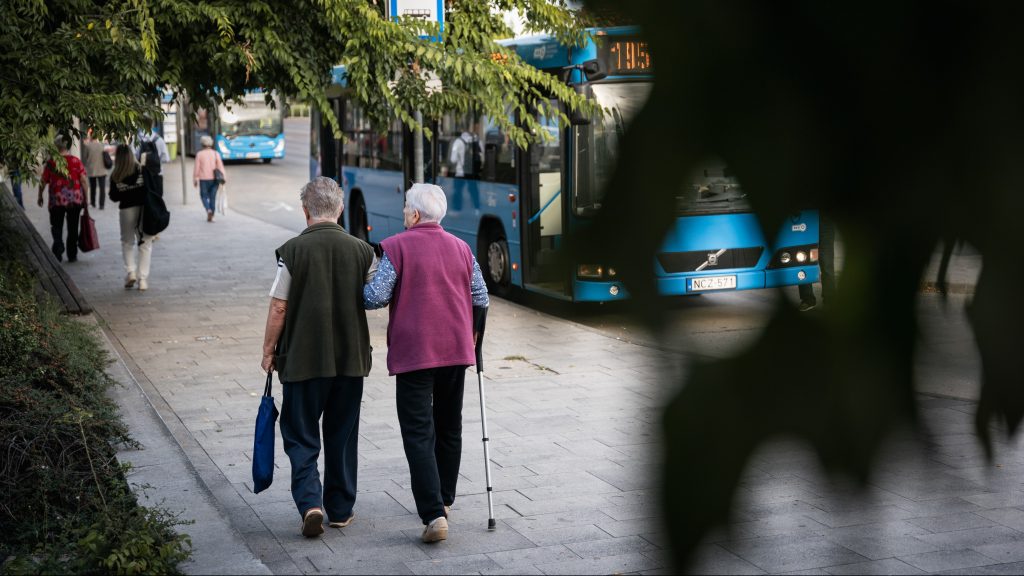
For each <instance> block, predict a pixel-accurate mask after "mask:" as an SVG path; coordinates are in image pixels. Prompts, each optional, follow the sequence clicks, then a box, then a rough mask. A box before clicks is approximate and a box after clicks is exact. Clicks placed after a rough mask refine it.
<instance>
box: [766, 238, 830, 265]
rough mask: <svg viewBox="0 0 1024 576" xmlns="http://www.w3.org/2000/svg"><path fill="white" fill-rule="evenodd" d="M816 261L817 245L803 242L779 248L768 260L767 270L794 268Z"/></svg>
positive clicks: (814, 263) (813, 263) (815, 263)
mask: <svg viewBox="0 0 1024 576" xmlns="http://www.w3.org/2000/svg"><path fill="white" fill-rule="evenodd" d="M817 263H818V245H817V244H803V245H800V246H785V247H782V248H779V249H778V250H776V251H775V254H773V255H772V259H771V260H770V261H769V262H768V269H769V270H777V269H779V268H796V267H798V266H814V265H817Z"/></svg>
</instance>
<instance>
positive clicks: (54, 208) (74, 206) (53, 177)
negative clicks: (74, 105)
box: [39, 136, 89, 262]
mask: <svg viewBox="0 0 1024 576" xmlns="http://www.w3.org/2000/svg"><path fill="white" fill-rule="evenodd" d="M53 144H54V146H56V147H57V151H58V152H60V154H61V156H63V157H64V161H65V162H67V176H65V175H63V174H61V173H60V172H59V171H58V170H57V165H56V163H55V162H54V161H53V160H48V161H47V162H46V167H45V168H43V178H42V179H41V180H40V181H39V205H40V206H42V205H43V190H44V189H45V188H46V187H47V186H49V187H50V232H51V233H52V234H53V246H52V247H51V250H53V255H54V256H56V257H57V261H58V262H60V260H61V258H62V256H63V255H64V250H65V246H66V247H67V252H68V262H75V261H77V260H78V218H79V216H80V215H81V214H82V205H83V204H84V203H85V197H84V196H83V194H82V190H85V189H86V188H87V187H88V186H89V178H88V176H87V175H86V173H85V166H83V165H82V161H81V160H79V159H78V158H77V157H76V156H72V155H71V154H70V153H69V152H68V142H67V140H66V139H65V138H64V137H63V136H58V137H57V138H56V139H55V140H54V141H53ZM65 218H66V219H67V222H68V239H67V242H66V243H65V241H64V238H63V235H64V220H65Z"/></svg>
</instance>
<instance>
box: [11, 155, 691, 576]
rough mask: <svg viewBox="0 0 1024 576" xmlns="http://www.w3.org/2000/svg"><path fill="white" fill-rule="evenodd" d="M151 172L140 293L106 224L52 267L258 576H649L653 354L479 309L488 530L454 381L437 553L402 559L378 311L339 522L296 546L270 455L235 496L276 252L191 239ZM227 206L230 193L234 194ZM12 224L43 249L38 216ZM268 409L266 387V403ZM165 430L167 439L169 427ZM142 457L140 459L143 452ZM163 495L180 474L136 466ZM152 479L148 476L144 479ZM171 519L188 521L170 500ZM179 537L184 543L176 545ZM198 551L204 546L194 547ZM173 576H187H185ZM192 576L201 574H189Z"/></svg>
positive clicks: (195, 213) (213, 236)
mask: <svg viewBox="0 0 1024 576" xmlns="http://www.w3.org/2000/svg"><path fill="white" fill-rule="evenodd" d="M177 172H178V170H177V167H176V166H174V165H171V166H168V167H167V170H165V174H166V181H165V187H166V189H167V190H168V192H167V198H168V200H169V207H170V209H171V211H172V216H171V225H170V227H169V228H168V230H167V231H165V233H164V234H162V235H161V237H160V239H159V240H158V241H157V243H156V244H155V247H154V253H153V254H154V255H153V270H152V273H151V276H150V280H149V290H148V291H147V292H139V291H137V290H131V291H126V290H124V288H123V287H122V279H123V273H122V271H121V255H120V245H119V241H118V231H117V220H116V215H117V213H116V210H112V209H111V207H110V206H108V207H107V210H104V211H98V210H95V211H93V217H94V218H96V220H97V225H98V229H99V234H100V245H101V246H102V248H101V249H100V250H99V251H97V252H94V253H90V254H83V255H80V257H79V261H78V262H77V263H75V264H65V266H66V269H67V270H68V272H69V274H71V276H72V277H73V279H74V280H75V282H76V283H77V284H78V286H79V287H80V289H81V290H82V291H83V293H85V294H86V296H87V298H88V299H89V301H90V303H91V304H92V305H93V306H94V307H95V310H96V315H97V316H98V318H99V319H100V322H101V323H102V324H104V325H105V327H106V329H107V331H108V332H109V333H110V334H111V335H112V336H113V338H114V340H115V344H116V345H117V346H118V347H119V348H120V351H121V353H122V354H123V355H124V356H125V357H126V363H127V364H128V365H129V366H136V367H137V369H138V372H139V373H140V374H139V376H138V379H139V380H140V381H142V380H145V381H146V382H148V383H150V384H151V385H152V388H153V392H154V394H155V395H156V397H154V398H152V400H153V401H154V403H155V404H159V403H165V404H166V407H167V408H168V411H169V413H170V414H171V416H172V418H170V419H169V418H165V421H166V420H171V422H169V423H168V426H169V428H170V429H171V432H172V433H173V434H174V437H175V438H176V439H177V440H178V442H179V443H180V444H181V446H182V448H183V450H184V452H185V454H186V455H187V456H188V458H189V460H190V461H191V463H192V466H194V467H195V469H196V471H197V472H198V474H199V477H200V478H202V480H203V481H204V482H205V484H206V485H207V486H208V487H209V489H210V490H211V491H212V493H213V495H214V496H215V497H216V500H217V505H218V506H219V507H220V508H221V509H223V510H224V512H225V514H226V516H227V517H228V518H229V519H230V521H231V525H232V527H233V528H234V529H235V530H237V531H238V532H239V533H240V534H241V535H242V537H243V538H244V541H245V542H246V543H247V544H248V546H249V547H250V548H251V549H252V550H253V552H254V553H255V554H256V555H257V557H258V558H259V559H260V560H262V561H263V562H264V563H265V564H266V565H267V567H269V568H270V569H271V570H272V571H274V572H275V573H295V572H305V573H315V572H330V573H353V572H357V573H370V572H373V573H423V574H430V573H466V572H487V573H492V572H494V573H500V572H503V571H507V572H513V573H540V572H546V573H592V572H638V571H644V570H655V569H659V568H663V567H664V566H665V563H664V561H663V559H662V557H661V555H660V554H659V550H660V545H659V544H658V543H657V542H659V541H660V538H659V537H658V535H657V533H658V532H659V530H660V526H659V524H658V522H657V520H656V519H655V512H656V509H657V507H656V506H655V503H654V499H655V496H654V493H655V490H653V487H654V486H655V483H656V478H657V474H656V472H655V471H654V470H652V469H651V467H652V460H653V455H652V454H651V450H650V448H651V446H652V445H653V444H652V443H653V442H654V439H655V431H654V428H655V427H656V424H655V422H656V418H657V407H658V406H659V405H660V404H661V402H660V399H659V397H658V395H659V390H660V389H661V388H660V387H659V386H658V384H659V383H660V382H661V381H662V377H661V376H660V375H659V373H658V367H660V366H663V365H664V364H665V363H666V362H667V361H670V360H671V357H670V356H666V355H665V354H664V353H661V352H657V351H651V350H648V349H644V348H638V347H635V346H632V345H629V344H626V343H623V342H619V341H616V340H615V339H611V338H608V337H606V336H603V335H601V334H597V333H595V332H593V331H590V330H587V329H585V328H582V327H578V326H576V325H574V324H571V323H568V322H564V321H559V320H555V319H552V318H551V317H548V316H545V315H542V314H539V313H537V312H534V311H531V310H528V309H525V308H522V307H519V306H516V305H513V304H509V303H506V302H503V301H495V302H494V305H493V308H492V311H491V314H490V316H489V322H488V324H489V325H488V336H487V338H488V340H487V345H486V347H485V362H486V364H485V366H486V369H487V371H486V373H485V378H486V383H487V384H486V385H487V387H488V388H487V398H488V424H489V426H490V430H489V432H490V436H491V438H492V442H491V447H492V458H493V472H494V486H495V490H496V492H495V495H494V498H495V502H496V516H497V517H498V518H499V525H498V529H497V530H496V531H494V532H488V531H487V530H486V526H487V520H486V518H487V508H486V496H485V494H486V492H485V482H484V473H483V472H484V471H483V451H482V447H481V444H480V442H479V433H478V431H479V404H478V395H477V391H476V386H475V385H474V380H475V374H474V373H473V372H472V371H470V373H469V374H468V375H467V376H468V381H467V394H466V399H465V411H464V414H465V418H464V426H465V431H466V432H465V444H464V455H463V467H462V472H463V474H462V475H463V478H462V480H461V482H460V485H459V497H458V499H457V501H456V503H455V506H454V511H453V521H452V532H451V536H450V539H449V540H448V541H447V542H445V543H442V544H440V545H434V546H426V545H423V544H421V543H420V542H419V540H418V537H419V532H420V523H419V519H418V517H417V516H416V515H415V514H414V510H415V506H414V503H413V499H412V494H411V490H410V488H409V480H408V468H407V465H406V463H405V458H404V455H403V452H402V445H401V438H400V435H399V432H398V423H397V417H396V414H395V404H394V393H393V386H394V384H393V382H394V381H393V379H392V378H389V377H387V374H386V370H385V368H384V365H385V354H386V346H385V342H384V337H385V328H386V322H387V314H386V311H377V312H372V313H370V314H369V320H370V331H371V335H372V336H371V338H372V344H373V346H374V350H375V351H374V358H373V361H374V366H375V367H374V370H373V372H372V374H371V376H370V377H369V378H368V379H367V380H366V385H365V393H364V404H363V411H362V422H361V424H360V432H361V437H360V446H359V448H360V453H359V456H360V470H359V486H360V494H359V498H358V501H357V504H356V514H357V520H356V522H355V523H354V524H353V525H352V526H351V527H349V528H346V529H344V530H333V529H332V530H329V531H328V533H327V534H326V535H325V537H323V538H321V539H318V540H306V539H305V538H302V537H301V536H300V535H299V531H298V528H299V524H298V520H299V518H298V514H297V512H296V511H295V509H294V506H293V504H292V502H291V496H290V493H289V491H288V484H289V482H288V477H289V467H288V463H287V459H286V458H285V456H284V453H283V451H282V449H281V443H280V440H279V441H278V443H277V448H278V454H277V464H278V470H277V473H276V476H275V483H274V485H273V486H272V487H271V488H270V489H269V490H267V491H266V492H263V493H261V494H259V495H254V494H253V493H252V491H251V478H250V465H251V463H250V460H249V456H250V452H251V447H252V429H253V422H254V418H255V414H256V409H257V406H258V403H259V394H260V392H261V391H262V387H263V383H264V379H263V376H262V373H261V371H260V370H259V367H258V364H259V356H260V353H259V351H260V347H261V344H262V335H263V323H264V321H265V317H266V310H267V306H268V303H269V299H268V296H267V292H268V291H269V286H270V284H271V282H272V280H273V274H274V272H275V266H274V258H273V253H274V248H276V247H277V246H279V245H280V244H282V243H283V242H284V241H285V240H287V239H288V238H290V237H291V236H292V235H293V234H292V233H291V232H289V231H285V230H282V229H280V228H277V227H274V226H271V225H268V224H265V223H263V222H260V221H257V220H254V219H251V218H247V217H244V216H240V215H237V214H228V215H227V216H225V217H220V218H218V219H217V221H216V222H215V223H213V224H208V223H207V222H206V221H205V214H204V213H203V212H202V210H201V209H200V207H199V205H198V202H196V201H194V200H193V201H192V202H193V203H190V204H189V205H188V206H186V207H182V206H181V205H180V204H179V203H178V201H177V200H176V199H177V198H179V197H180V196H179V195H178V194H177V193H176V192H175V190H176V186H178V185H179V184H178V182H177V180H176V179H175V178H174V176H175V174H176V173H177ZM233 193H235V194H237V193H239V192H238V191H233ZM29 216H30V218H31V219H32V220H33V221H34V223H35V224H36V226H37V228H38V229H39V230H41V231H42V233H44V234H47V233H48V230H47V228H46V223H45V212H44V210H43V209H40V208H36V207H30V208H29ZM275 395H276V396H277V397H278V403H279V404H280V387H279V386H277V387H276V388H275ZM174 419H177V421H178V422H179V423H180V426H178V428H179V429H178V430H177V431H176V430H175V425H174V422H173V420H174ZM147 447H148V445H147ZM152 462H154V463H153V469H154V470H160V471H162V473H163V474H164V475H166V476H167V477H169V478H178V477H181V476H182V475H184V474H187V472H186V471H185V470H182V469H181V468H180V466H179V465H178V464H175V463H174V462H170V461H164V460H163V459H162V458H161V459H152ZM156 462H159V463H156ZM178 502H181V505H182V507H183V508H190V504H189V503H187V502H184V501H181V500H179V499H177V498H175V499H173V500H172V503H175V504H176V503H178ZM186 531H188V528H186ZM194 540H195V542H194V544H195V546H196V549H197V551H202V550H203V548H204V547H205V546H206V545H207V543H206V542H205V541H204V540H203V539H202V538H194ZM185 568H186V569H189V567H188V566H186V567H185ZM196 572H202V570H196Z"/></svg>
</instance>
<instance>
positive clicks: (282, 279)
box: [270, 258, 292, 300]
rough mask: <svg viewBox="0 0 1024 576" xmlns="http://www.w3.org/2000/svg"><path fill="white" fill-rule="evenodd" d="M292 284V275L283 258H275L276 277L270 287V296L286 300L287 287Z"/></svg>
mask: <svg viewBox="0 0 1024 576" xmlns="http://www.w3.org/2000/svg"><path fill="white" fill-rule="evenodd" d="M291 285H292V275H291V273H290V272H288V267H287V266H285V265H284V260H281V259H280V258H278V259H277V277H276V278H274V285H273V286H271V287H270V297H271V298H277V299H278V300H288V289H289V288H291Z"/></svg>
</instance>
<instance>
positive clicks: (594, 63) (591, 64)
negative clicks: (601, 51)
mask: <svg viewBox="0 0 1024 576" xmlns="http://www.w3.org/2000/svg"><path fill="white" fill-rule="evenodd" d="M583 73H584V74H586V75H587V81H588V82H597V81H598V80H604V79H605V78H607V77H608V69H607V68H605V66H604V63H603V62H601V61H600V60H588V61H586V62H584V63H583Z"/></svg>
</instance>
